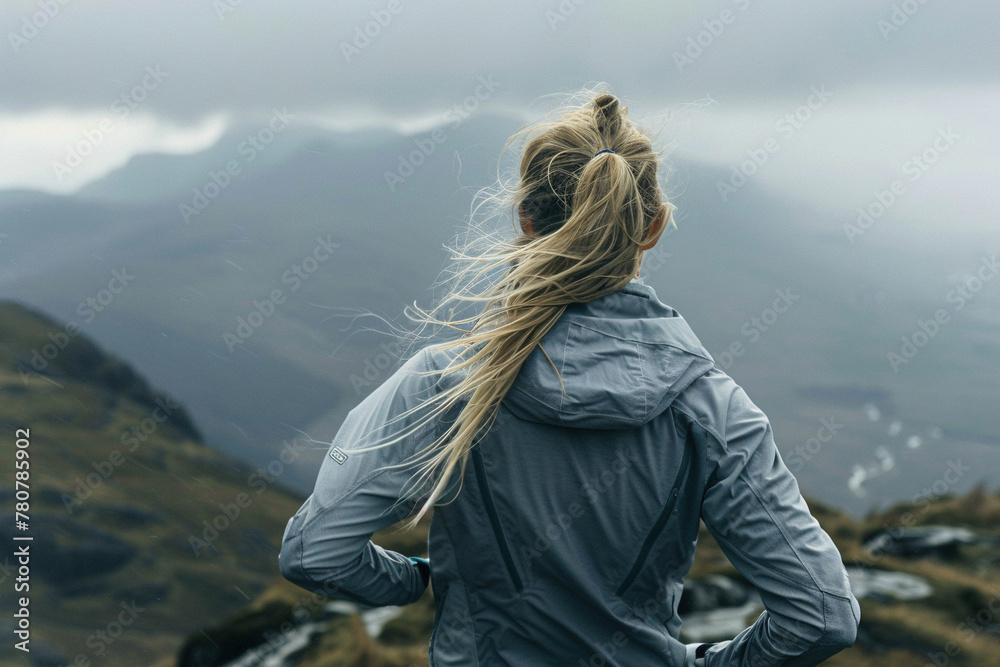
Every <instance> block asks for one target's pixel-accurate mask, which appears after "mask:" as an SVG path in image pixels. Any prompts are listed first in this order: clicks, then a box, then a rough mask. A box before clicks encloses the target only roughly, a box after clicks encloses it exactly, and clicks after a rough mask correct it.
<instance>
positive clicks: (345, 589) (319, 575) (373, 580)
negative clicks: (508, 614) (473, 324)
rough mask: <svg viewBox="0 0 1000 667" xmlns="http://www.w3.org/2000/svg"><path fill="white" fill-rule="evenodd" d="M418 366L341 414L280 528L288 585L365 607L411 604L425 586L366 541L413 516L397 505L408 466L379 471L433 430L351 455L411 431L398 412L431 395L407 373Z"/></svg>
mask: <svg viewBox="0 0 1000 667" xmlns="http://www.w3.org/2000/svg"><path fill="white" fill-rule="evenodd" d="M426 359H427V350H426V349H425V350H424V351H422V352H420V353H418V354H417V355H415V356H414V357H413V358H411V359H410V360H409V361H407V362H406V363H405V364H404V365H403V366H402V367H401V368H400V369H399V370H398V371H397V372H396V373H394V374H393V376H392V377H390V378H389V379H388V380H386V382H385V383H383V384H382V385H381V386H380V387H379V388H378V389H376V390H375V391H374V392H372V393H371V394H370V395H369V396H368V397H367V398H366V399H365V400H364V401H362V402H361V403H360V404H359V405H358V406H357V407H356V408H354V409H353V410H351V412H350V413H349V414H348V415H347V418H346V419H345V420H344V423H343V425H342V426H341V427H340V430H339V431H338V432H337V435H336V437H335V438H334V440H333V443H332V444H331V446H330V449H329V450H328V452H327V453H326V455H325V456H324V457H323V463H322V465H321V466H320V470H319V475H318V477H317V479H316V486H315V489H314V490H313V493H312V494H311V495H310V496H309V498H308V499H307V500H306V501H305V503H304V504H303V505H302V507H300V508H299V510H298V512H296V513H295V515H294V516H293V517H292V518H291V519H289V521H288V523H287V525H286V526H285V532H284V536H283V537H282V542H281V553H280V554H279V556H278V558H279V564H280V567H281V574H282V576H284V577H285V578H286V579H288V580H289V581H292V582H294V583H296V584H298V585H299V586H301V587H303V588H305V589H307V590H311V591H313V592H315V593H318V594H320V595H324V596H326V597H329V598H333V599H340V600H349V601H352V602H356V603H359V604H363V605H369V606H385V605H406V604H411V603H413V602H416V601H417V600H419V599H420V597H421V595H423V593H424V590H425V589H426V587H427V584H426V583H425V582H424V579H423V576H422V574H421V570H420V567H419V566H418V565H417V563H415V562H414V561H412V560H410V559H409V558H407V557H406V556H403V555H402V554H399V553H396V552H394V551H390V550H387V549H383V548H382V547H380V546H378V545H376V544H374V543H372V541H371V537H372V534H373V533H374V532H375V531H377V530H380V529H382V528H385V527H387V526H390V525H392V524H394V523H396V522H398V521H400V520H402V519H404V518H406V517H408V516H411V515H412V514H413V513H414V511H415V510H414V509H413V508H412V507H411V506H409V505H404V504H403V503H399V502H398V501H399V500H400V499H401V498H402V497H403V492H404V489H408V488H409V487H408V484H409V483H410V480H411V476H413V475H414V473H415V472H416V467H415V466H412V465H407V466H405V467H396V468H385V469H380V468H382V467H383V466H387V465H393V464H399V463H402V462H403V461H404V460H406V459H407V458H408V457H409V456H410V455H412V454H414V453H415V452H416V451H418V450H419V449H422V448H423V447H424V446H426V445H428V444H430V442H432V441H433V435H429V434H432V433H434V432H436V430H435V427H434V425H433V424H430V425H428V426H427V427H426V428H423V429H422V430H420V431H419V432H417V433H412V434H410V435H408V436H406V437H403V438H402V439H400V440H399V441H398V442H394V443H392V444H390V445H387V446H385V447H380V448H378V449H373V450H369V451H366V452H352V451H351V448H352V447H365V446H369V445H370V444H373V443H374V442H375V441H376V440H375V438H374V437H373V434H374V435H382V436H384V435H392V434H398V433H402V432H404V431H405V430H406V429H408V427H409V426H411V424H412V422H413V421H414V420H415V417H414V415H413V414H410V415H404V413H405V412H406V411H407V410H409V409H410V408H414V407H416V406H417V405H418V403H419V401H420V400H421V398H423V397H426V395H427V394H428V392H430V391H433V385H434V379H433V377H431V376H428V375H419V374H417V373H414V371H422V370H425V367H426ZM412 478H413V479H414V480H415V479H416V478H415V476H413V477H412Z"/></svg>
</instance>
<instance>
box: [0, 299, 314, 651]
mask: <svg viewBox="0 0 1000 667" xmlns="http://www.w3.org/2000/svg"><path fill="white" fill-rule="evenodd" d="M67 325H68V323H66V322H61V321H58V320H56V319H54V318H51V317H49V316H47V315H46V314H43V313H41V312H39V311H38V310H36V309H35V308H33V307H29V306H27V305H25V304H22V303H18V302H10V301H4V302H0V426H2V431H3V438H2V445H0V447H2V456H3V461H4V464H3V469H4V477H5V479H6V480H11V481H12V482H13V481H14V476H15V464H14V462H15V460H16V461H18V462H21V461H28V463H29V466H28V467H27V468H25V467H24V466H21V467H20V468H19V469H18V472H19V473H27V475H24V474H21V478H22V479H23V484H26V485H27V489H25V488H24V487H20V486H19V487H17V488H16V489H15V486H14V484H13V483H11V484H7V482H5V483H4V485H3V491H2V492H0V497H2V500H3V508H4V509H3V512H2V514H3V516H2V517H0V539H2V540H3V542H4V543H5V544H7V545H14V546H17V547H20V546H21V545H25V544H26V545H28V548H29V552H30V578H29V580H28V582H27V583H28V585H29V589H27V590H21V591H16V590H15V586H14V581H15V579H14V577H15V575H16V574H17V567H18V561H17V557H16V556H14V555H13V554H14V548H13V547H11V548H9V549H7V550H6V552H5V554H6V555H5V556H3V563H2V572H0V578H2V579H3V580H4V582H5V583H4V585H3V586H2V588H0V604H2V606H3V608H4V609H5V610H9V611H10V613H8V614H5V618H4V619H3V621H2V627H3V635H4V637H5V641H4V643H3V647H2V648H0V665H5V666H6V665H26V664H29V663H28V661H27V660H26V658H28V657H30V659H31V660H30V664H31V665H32V666H33V667H36V666H43V665H45V666H48V665H52V666H55V665H64V664H75V665H83V664H103V665H128V666H130V667H136V666H139V665H146V664H150V663H151V662H153V661H154V660H155V659H158V658H159V657H161V656H164V655H173V654H175V653H176V651H177V649H178V647H179V646H180V645H181V643H182V640H183V638H184V637H185V636H186V635H188V634H189V633H191V632H194V631H195V630H196V629H197V628H200V627H204V626H208V625H211V624H213V623H214V622H216V620H217V619H219V618H223V617H226V616H227V615H229V614H232V613H234V612H235V611H236V610H238V609H240V608H241V607H242V606H243V605H244V604H246V603H247V602H248V601H249V600H251V599H253V598H255V597H256V596H258V595H260V594H261V593H262V592H263V591H264V590H265V589H266V588H267V586H269V585H270V582H271V581H273V579H274V578H275V576H276V575H277V573H278V569H277V564H278V560H277V555H278V550H279V547H280V541H281V536H282V532H283V529H284V525H285V522H286V521H287V520H288V518H289V517H290V516H291V515H292V514H293V513H294V512H295V510H296V509H297V508H298V507H299V505H300V504H301V500H302V499H301V497H299V496H297V495H295V494H294V493H292V492H289V491H288V490H287V489H286V488H284V486H283V482H284V480H283V479H282V474H281V473H282V471H281V470H280V466H281V463H280V460H275V461H274V463H275V464H277V465H275V466H273V467H272V468H271V469H270V473H268V472H267V471H265V472H264V473H263V474H261V472H259V471H255V470H254V469H253V468H250V467H248V466H247V465H245V464H244V463H242V462H239V461H237V460H234V459H231V458H229V457H226V456H224V455H221V454H219V453H218V452H217V451H215V450H214V449H213V448H211V447H209V446H206V443H205V442H204V441H203V439H202V436H201V434H200V431H199V429H198V428H197V427H196V426H195V424H194V422H193V420H192V419H191V417H190V416H189V413H188V410H187V409H186V407H185V406H183V405H181V404H180V403H179V402H178V401H176V400H174V398H173V397H172V396H171V395H169V394H167V393H164V392H162V391H159V390H156V389H154V388H152V387H151V386H150V384H149V383H148V382H147V381H146V380H145V379H144V378H143V377H142V376H141V375H140V374H139V373H137V372H136V371H135V370H134V369H133V368H132V367H131V366H129V365H128V364H126V363H125V362H123V361H122V360H120V359H119V358H117V357H115V356H113V355H111V354H108V353H106V352H105V351H103V350H102V349H101V348H100V347H99V346H98V345H96V344H95V343H94V342H93V341H91V340H90V339H89V337H88V336H87V335H86V334H85V333H82V332H81V331H80V330H78V329H76V328H73V327H68V326H67ZM18 442H21V443H24V442H27V444H26V445H25V446H24V447H21V446H19V445H18V444H16V443H18ZM21 450H24V451H27V452H28V457H27V458H24V457H23V455H20V457H19V455H18V454H16V453H15V452H16V451H21ZM293 451H297V450H293ZM16 457H19V458H16ZM25 478H26V479H25ZM25 490H27V492H28V494H29V495H28V499H27V500H24V497H23V493H22V495H21V497H18V496H17V494H18V493H19V492H23V491H25ZM15 502H26V503H28V508H27V509H26V511H23V514H26V515H27V517H28V518H27V524H28V529H27V530H18V529H17V526H16V524H15V510H17V511H22V510H25V508H24V507H19V506H17V505H15ZM17 518H18V519H19V520H20V519H23V517H17ZM15 536H30V537H32V538H33V539H32V540H31V541H30V542H29V541H14V538H15ZM22 596H28V597H29V599H30V602H29V605H28V609H29V611H30V622H31V623H30V630H31V635H30V644H29V645H28V647H29V648H30V653H28V654H25V653H23V652H21V651H19V650H17V649H15V648H14V644H15V642H16V641H20V640H15V639H14V638H13V636H12V632H13V630H14V622H15V619H14V616H13V614H14V612H15V611H16V610H17V609H19V608H20V605H19V602H20V601H19V598H21V597H22Z"/></svg>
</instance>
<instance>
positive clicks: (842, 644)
mask: <svg viewBox="0 0 1000 667" xmlns="http://www.w3.org/2000/svg"><path fill="white" fill-rule="evenodd" d="M823 604H824V606H825V607H826V609H825V610H824V611H825V616H826V627H825V628H824V630H823V638H822V640H821V641H822V643H824V644H826V645H830V646H836V647H838V649H845V648H850V647H851V646H854V642H855V640H856V639H857V637H858V627H859V626H860V625H861V606H860V605H859V604H858V600H857V598H855V597H854V595H853V594H852V593H850V592H849V591H848V592H847V597H842V596H839V595H831V594H829V593H826V594H824V595H823Z"/></svg>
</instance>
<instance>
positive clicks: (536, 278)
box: [376, 94, 663, 527]
mask: <svg viewBox="0 0 1000 667" xmlns="http://www.w3.org/2000/svg"><path fill="white" fill-rule="evenodd" d="M627 112H628V109H627V107H625V108H623V107H621V106H620V104H619V101H618V99H617V98H616V97H615V96H614V95H610V94H600V95H597V96H596V97H594V98H593V99H592V100H591V101H590V102H589V103H586V104H584V105H582V106H580V107H576V108H573V109H571V110H569V111H568V112H566V113H564V114H563V115H562V116H561V117H560V118H558V119H557V120H555V121H552V122H548V123H542V124H539V125H537V126H528V127H526V128H522V129H521V130H520V131H519V132H518V133H516V134H515V135H514V136H513V137H511V139H510V140H508V142H507V145H506V146H505V148H506V147H509V146H510V145H511V143H512V142H513V141H514V140H516V139H518V138H521V137H525V138H527V143H526V145H525V148H524V151H523V153H522V157H521V161H520V168H519V179H518V183H517V186H516V188H515V189H514V190H513V192H512V193H510V195H512V196H508V197H504V198H503V199H504V201H505V202H506V203H509V204H510V205H511V206H512V208H513V209H514V210H516V211H517V212H518V216H519V217H520V220H521V223H522V229H525V230H530V231H531V233H524V234H521V235H519V236H517V237H515V238H514V239H512V240H501V241H498V242H495V243H493V244H492V247H490V248H489V249H488V250H485V251H483V252H480V253H475V254H469V253H459V254H458V256H457V257H456V260H461V261H463V262H464V263H465V265H466V266H465V268H463V269H461V270H458V271H457V272H456V278H457V280H456V285H458V286H456V287H455V289H453V290H452V292H451V293H450V294H449V295H448V296H447V297H446V298H445V299H444V300H443V301H442V302H441V303H442V305H441V306H438V307H437V308H434V309H432V310H431V311H429V312H428V311H425V310H422V309H421V308H419V307H418V306H416V304H414V306H413V311H411V314H410V316H411V317H412V318H413V319H415V320H416V321H418V322H420V323H422V324H424V325H431V326H435V327H447V328H450V329H452V330H455V331H458V332H460V335H459V336H458V337H457V338H455V339H454V340H451V341H448V342H445V343H440V344H438V345H437V347H438V349H440V350H449V349H450V350H452V351H454V352H455V354H454V355H453V356H452V357H451V361H450V362H449V364H448V366H447V367H446V368H444V369H443V370H441V371H434V373H440V374H441V377H442V379H444V378H446V377H448V376H454V377H455V378H456V380H457V381H455V382H450V383H444V382H442V383H441V385H442V386H447V388H445V389H442V390H441V391H440V392H438V393H437V394H435V395H434V396H433V397H432V398H430V399H428V401H427V403H426V404H425V405H422V406H421V412H422V414H421V416H420V419H419V420H418V423H417V424H416V425H414V426H411V427H409V428H408V429H407V430H406V432H405V433H401V434H399V435H397V436H396V437H394V438H393V439H392V440H390V441H389V442H385V443H382V444H380V445H376V446H378V447H380V446H385V445H386V444H390V443H391V442H396V441H399V440H400V439H402V438H404V437H406V436H407V435H408V434H411V433H413V432H416V430H417V429H420V428H421V427H422V426H425V425H426V424H427V423H428V422H429V421H431V420H434V419H441V418H442V417H444V416H445V415H446V414H449V413H452V411H457V417H456V418H455V419H454V421H451V422H450V423H449V424H448V427H447V428H446V429H445V430H444V432H443V433H442V434H441V435H440V437H438V438H437V439H436V440H434V442H432V443H431V444H430V445H429V446H427V447H426V448H425V449H423V450H422V451H421V452H420V453H419V455H418V456H417V458H418V459H421V458H422V459H424V460H423V463H422V464H421V465H420V467H419V471H420V477H419V483H418V484H417V485H416V486H415V487H414V488H426V486H425V483H426V482H427V481H433V489H432V491H431V492H430V494H429V495H428V496H426V497H425V498H424V499H423V503H422V506H421V508H420V510H419V512H418V513H417V514H416V516H415V517H414V518H413V519H412V520H411V521H410V522H409V523H408V524H407V527H412V526H414V525H416V524H417V522H419V521H420V519H421V517H423V515H424V514H425V513H426V512H427V510H428V509H430V508H431V507H432V506H433V505H434V504H435V503H436V502H437V500H438V499H439V498H441V496H442V494H443V492H444V489H445V488H446V486H447V484H448V482H449V480H450V479H451V476H452V473H453V472H454V470H455V468H456V467H458V468H459V469H460V471H461V477H462V478H464V473H465V465H466V462H467V459H468V454H469V451H470V450H471V448H472V447H473V446H474V444H475V443H476V442H477V440H478V438H479V437H481V436H482V435H483V434H485V432H486V431H487V430H488V429H489V427H490V426H491V425H492V423H493V421H494V419H495V418H496V415H497V412H498V411H499V407H500V403H501V401H502V400H503V398H504V396H506V394H507V392H508V390H509V389H510V387H511V385H512V384H513V383H514V380H515V379H516V377H517V375H518V372H519V371H520V369H521V366H522V365H523V363H524V361H525V360H526V359H527V357H528V355H529V354H531V352H533V351H534V349H535V347H536V346H537V347H539V348H541V344H540V341H541V340H542V338H543V337H544V336H545V334H546V333H548V331H549V330H550V329H551V328H552V327H553V325H554V324H555V323H556V322H557V321H558V320H559V318H560V317H561V316H562V314H563V312H564V311H565V310H566V307H567V306H568V305H570V304H573V303H583V302H588V301H592V300H594V299H598V298H600V297H602V296H604V295H606V294H609V293H611V292H614V291H616V290H618V289H620V288H621V287H623V286H625V285H626V284H627V283H628V282H629V281H630V280H631V279H632V278H633V277H634V276H635V275H637V273H638V270H639V261H640V258H641V254H642V253H641V249H640V246H642V244H643V243H644V242H645V241H646V240H647V239H648V237H649V236H650V231H651V228H652V225H653V222H654V219H655V218H656V216H657V214H658V212H659V209H660V206H661V203H662V199H663V196H662V193H661V191H660V188H659V184H658V182H657V176H656V172H657V166H658V158H657V155H656V153H654V152H653V149H652V146H651V143H650V141H649V139H648V138H647V137H646V135H645V134H643V133H642V132H641V131H640V130H639V129H638V128H637V127H636V126H635V125H634V124H633V123H632V122H631V121H630V120H629V119H628V117H627ZM602 149H610V151H604V152H601V151H602ZM598 153H599V154H598ZM495 276H499V278H495ZM466 281H467V282H468V284H477V285H482V284H484V283H485V284H486V285H487V286H486V287H485V288H484V289H481V290H478V291H470V290H467V289H464V288H462V287H460V285H462V284H465V283H466ZM463 301H464V302H473V303H474V304H478V305H481V310H480V312H478V313H477V314H475V315H471V316H468V317H455V316H454V315H451V314H449V315H448V316H447V317H445V316H444V315H443V305H444V304H449V303H450V304H455V303H456V302H463ZM454 310H455V309H454V308H452V309H451V312H452V313H453V312H454ZM542 353H543V354H544V353H545V350H544V348H542ZM546 356H548V355H546ZM550 361H551V360H550ZM553 372H555V373H556V375H557V376H558V369H556V368H555V366H554V365H553ZM560 381H561V378H560ZM399 465H403V464H399Z"/></svg>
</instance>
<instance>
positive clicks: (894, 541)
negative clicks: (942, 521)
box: [862, 526, 981, 560]
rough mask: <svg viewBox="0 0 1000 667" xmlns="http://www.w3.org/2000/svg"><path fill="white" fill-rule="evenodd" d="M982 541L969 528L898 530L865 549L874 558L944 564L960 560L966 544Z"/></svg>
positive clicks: (880, 534)
mask: <svg viewBox="0 0 1000 667" xmlns="http://www.w3.org/2000/svg"><path fill="white" fill-rule="evenodd" d="M980 541H981V539H980V538H979V537H978V536H977V535H976V534H975V533H973V532H972V531H971V530H969V529H967V528H955V527H953V526H916V527H912V528H902V527H894V528H892V529H890V530H882V531H879V532H877V533H875V534H874V535H872V536H871V537H869V538H868V539H867V540H865V542H864V544H863V545H862V546H863V547H864V548H865V550H866V551H868V552H869V553H871V554H873V555H890V556H904V557H907V558H923V557H927V556H936V557H938V558H942V559H944V560H954V559H955V558H957V557H958V555H959V553H958V550H959V547H960V546H961V545H963V544H977V543H979V542H980Z"/></svg>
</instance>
